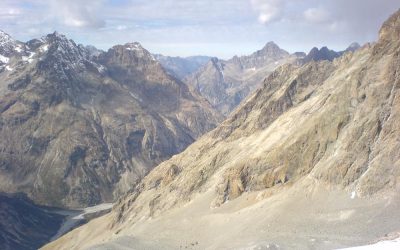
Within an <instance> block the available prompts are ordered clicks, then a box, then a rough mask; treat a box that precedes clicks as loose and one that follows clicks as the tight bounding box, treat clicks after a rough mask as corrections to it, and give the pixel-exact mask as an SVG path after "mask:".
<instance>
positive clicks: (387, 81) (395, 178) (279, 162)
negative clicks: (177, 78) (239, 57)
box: [49, 12, 400, 249]
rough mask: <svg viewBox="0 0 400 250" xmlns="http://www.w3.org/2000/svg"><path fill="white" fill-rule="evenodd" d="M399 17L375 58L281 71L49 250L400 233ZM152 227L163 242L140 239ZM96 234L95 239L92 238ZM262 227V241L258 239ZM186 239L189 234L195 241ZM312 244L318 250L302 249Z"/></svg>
mask: <svg viewBox="0 0 400 250" xmlns="http://www.w3.org/2000/svg"><path fill="white" fill-rule="evenodd" d="M399 16H400V12H397V13H396V14H395V15H394V16H392V17H391V18H390V19H389V21H387V22H386V23H385V25H384V26H383V28H382V29H381V32H380V34H381V36H380V39H379V41H378V42H377V43H376V44H375V45H373V46H365V47H364V48H362V49H361V50H359V51H357V52H356V53H354V54H353V53H348V54H345V55H344V56H342V57H341V58H339V59H336V60H335V61H334V62H333V63H330V62H318V63H315V62H312V63H309V64H306V65H304V66H302V67H299V68H297V67H293V66H283V67H281V68H279V69H278V70H276V71H275V72H274V73H273V74H272V75H271V76H269V77H268V78H267V79H266V81H265V83H264V86H263V88H262V89H260V90H259V91H257V92H256V93H255V94H254V95H253V96H252V97H250V98H249V99H248V100H247V101H246V102H245V103H243V104H242V106H241V107H240V108H239V109H238V111H237V112H235V113H234V114H233V115H232V116H231V117H230V118H229V119H228V120H227V121H225V122H224V123H223V124H221V125H220V126H219V127H218V128H217V129H215V130H213V131H212V132H210V133H209V134H207V135H206V136H203V137H202V138H201V139H199V140H198V141H197V142H196V143H194V144H192V145H191V146H190V147H189V148H188V149H187V150H185V151H184V152H183V153H181V154H179V155H177V156H174V157H173V158H172V159H170V160H168V161H166V162H163V163H162V164H160V165H159V166H158V167H157V168H156V169H155V170H154V171H152V172H151V173H150V174H149V175H148V176H147V177H146V178H145V179H144V180H143V181H142V182H141V183H140V184H139V185H138V186H137V187H136V188H135V189H134V190H133V192H132V193H131V194H129V195H127V196H126V197H124V198H122V199H121V200H120V201H119V203H118V204H117V205H116V206H115V207H114V209H113V212H112V213H111V214H109V215H107V216H105V217H103V218H100V219H99V220H97V221H95V222H93V223H92V224H91V223H89V225H87V226H85V227H82V228H79V229H77V230H75V231H73V232H72V233H71V234H69V235H66V236H65V237H63V238H62V239H60V240H59V241H57V242H54V243H52V244H50V245H49V247H53V246H57V247H62V248H66V249H67V248H69V247H72V248H74V247H77V246H81V245H79V244H84V245H83V246H90V245H94V244H100V243H102V242H109V244H110V245H106V246H112V245H113V244H115V245H114V246H123V245H124V244H123V243H122V242H123V241H124V239H127V238H129V239H130V241H129V240H128V241H127V242H140V240H141V239H148V240H153V241H154V244H153V246H157V244H158V243H157V242H158V240H159V244H160V245H162V244H163V243H165V244H167V243H168V244H172V247H171V248H174V247H177V246H178V245H179V244H180V243H182V242H184V241H187V240H189V239H195V238H196V237H198V238H201V239H202V243H203V244H204V245H202V247H201V248H209V249H218V248H223V247H226V248H232V247H233V246H234V247H239V246H242V247H243V246H245V245H246V244H250V243H251V241H250V240H255V241H257V244H261V243H260V242H261V241H262V240H263V239H269V240H274V241H273V242H278V243H279V244H280V245H284V246H285V247H286V248H289V249H291V247H292V248H293V247H294V246H296V241H289V240H288V238H296V237H297V236H298V237H300V235H301V237H302V238H301V239H299V241H298V245H299V247H298V249H309V248H310V249H313V248H316V249H332V248H333V247H340V246H347V245H352V244H354V243H355V242H358V243H359V242H366V241H368V239H369V240H371V239H372V238H373V237H378V236H383V234H385V233H390V232H391V231H394V230H400V224H399V223H398V222H397V220H396V218H398V216H399V212H398V211H399V210H398V209H397V208H398V204H399V198H398V196H396V195H395V194H396V193H397V192H398V190H399V188H400V182H399V181H400V161H399V159H400V156H399V154H398V152H400V143H399V140H400V139H399V138H400V126H399V124H400V123H399V122H400V116H399V115H400V113H399V112H400V100H399V99H398V98H399V94H400V93H399V87H400V77H399V72H400V68H399V67H400V39H398V38H399V32H398V27H400V21H399V20H400V19H399ZM352 198H353V199H357V200H356V202H352V200H353V199H352ZM228 201H229V202H228ZM230 204H234V205H230ZM232 206H233V207H232ZM259 207H263V209H260V210H257V209H258V208H259ZM286 212H287V214H288V215H290V216H291V217H289V218H285V213H286ZM241 213H244V214H245V215H246V216H243V215H240V214H241ZM260 213H261V214H260ZM319 216H320V217H319ZM277 218H280V219H281V221H277ZM153 220H156V221H157V223H158V224H157V223H153V222H152V221H153ZM231 220H233V221H235V222H237V223H236V224H235V223H233V222H231ZM214 223H215V224H214ZM281 223H283V224H281ZM285 223H287V224H285ZM308 223H310V224H308ZM151 225H153V226H151ZM156 225H158V227H161V228H164V230H166V232H165V233H162V232H163V231H162V230H161V229H160V230H159V231H157V232H158V233H160V235H157V236H155V235H152V236H146V235H147V234H148V233H149V232H151V229H155V227H156ZM166 225H168V226H169V227H171V228H169V229H168V227H167V226H166ZM286 225H289V226H286ZM94 226H95V227H96V228H100V229H98V230H96V233H95V234H91V233H90V230H93V228H94ZM164 226H165V227H164ZM270 226H272V228H271V229H269V230H268V232H269V233H265V234H263V233H262V232H260V231H258V230H266V229H265V228H269V227H270ZM189 227H190V228H196V229H193V232H192V234H190V233H188V232H186V231H185V230H189V229H188V228H189ZM216 228H219V229H218V230H217V229H216ZM223 229H225V230H223ZM102 230H104V233H100V232H101V231H102ZM282 230H283V231H282ZM319 230H321V231H319ZM210 232H214V234H213V233H210ZM223 232H224V233H223ZM250 232H252V233H250ZM98 233H100V234H98ZM349 234H354V235H349ZM81 235H83V236H81ZM180 235H182V236H180ZM203 235H207V237H206V236H204V237H203ZM86 237H88V238H86ZM124 237H125V238H124ZM126 237H127V238H126ZM173 237H177V238H173ZM179 237H182V238H179ZM311 237H318V241H319V243H318V245H317V246H315V245H313V244H311V245H310V246H308V245H307V244H306V243H305V242H308V241H309V240H310V239H312V238H311ZM88 239H89V240H88ZM135 239H137V240H136V241H135ZM296 239H297V238H296ZM327 241H328V242H330V244H326V242H327ZM84 242H85V243H84ZM324 242H325V243H324ZM293 244H294V245H293ZM324 244H325V245H324ZM290 246H291V247H290ZM99 249H102V248H101V247H100V248H99ZM112 249H113V248H112Z"/></svg>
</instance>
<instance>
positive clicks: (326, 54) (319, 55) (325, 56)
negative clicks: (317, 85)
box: [304, 46, 341, 62]
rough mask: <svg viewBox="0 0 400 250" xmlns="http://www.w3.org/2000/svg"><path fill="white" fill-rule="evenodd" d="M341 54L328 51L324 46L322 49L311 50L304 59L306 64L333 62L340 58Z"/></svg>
mask: <svg viewBox="0 0 400 250" xmlns="http://www.w3.org/2000/svg"><path fill="white" fill-rule="evenodd" d="M340 55H341V53H339V52H336V51H333V50H330V49H328V47H326V46H324V47H322V48H321V49H318V48H317V47H314V48H312V49H311V50H310V52H309V53H308V54H307V56H306V57H305V58H304V61H305V62H310V61H324V60H327V61H333V59H335V58H337V57H339V56H340Z"/></svg>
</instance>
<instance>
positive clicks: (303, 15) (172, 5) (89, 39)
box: [0, 0, 400, 58]
mask: <svg viewBox="0 0 400 250" xmlns="http://www.w3.org/2000/svg"><path fill="white" fill-rule="evenodd" d="M398 8H400V2H399V1H398V0H91V1H90V0H86V1H82V0H1V1H0V29H2V30H4V31H5V32H7V33H9V34H10V35H12V36H14V37H15V38H16V39H19V40H22V41H26V40H29V39H32V38H37V37H41V36H43V35H45V34H47V33H51V32H53V31H54V30H57V31H59V32H60V33H64V34H66V35H67V36H68V37H70V38H72V39H74V40H75V41H76V42H78V43H83V44H92V45H95V46H97V47H99V48H102V49H107V48H109V47H111V46H112V45H115V44H121V43H126V42H132V41H138V42H140V43H142V45H143V46H144V47H145V48H147V49H148V50H150V51H151V52H153V53H162V54H166V55H176V56H189V55H200V54H201V55H212V56H219V57H222V58H229V57H232V56H233V55H243V54H249V53H251V52H253V51H255V50H257V49H260V48H261V47H263V46H264V44H266V43H267V42H268V41H275V42H276V43H277V44H278V45H280V47H282V48H284V49H286V50H288V51H290V52H295V51H306V52H308V51H309V50H310V49H311V48H312V47H313V46H317V47H321V46H324V45H327V46H328V47H330V48H333V49H337V50H340V49H344V48H345V47H346V46H347V45H349V44H350V43H352V42H354V41H357V42H359V43H365V42H369V41H374V40H376V38H377V33H378V30H379V27H380V25H381V24H382V22H383V21H384V20H386V19H387V18H388V16H389V15H390V14H392V13H393V12H395V11H396V10H397V9H398Z"/></svg>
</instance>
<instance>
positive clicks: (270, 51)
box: [256, 41, 289, 58]
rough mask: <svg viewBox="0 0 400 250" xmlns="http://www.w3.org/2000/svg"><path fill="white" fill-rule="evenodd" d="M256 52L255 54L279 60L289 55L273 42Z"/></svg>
mask: <svg viewBox="0 0 400 250" xmlns="http://www.w3.org/2000/svg"><path fill="white" fill-rule="evenodd" d="M257 52H258V53H257ZM257 52H256V53H257V54H261V55H264V56H268V57H272V58H280V57H283V56H287V55H289V53H288V52H287V51H285V50H283V49H281V48H280V47H279V46H278V45H277V44H276V43H275V42H273V41H270V42H268V43H267V44H266V45H265V46H264V47H263V48H262V49H261V50H260V51H257Z"/></svg>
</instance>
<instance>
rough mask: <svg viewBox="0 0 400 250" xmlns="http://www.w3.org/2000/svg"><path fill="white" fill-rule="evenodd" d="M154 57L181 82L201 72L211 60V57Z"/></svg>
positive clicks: (156, 55) (158, 55)
mask: <svg viewBox="0 0 400 250" xmlns="http://www.w3.org/2000/svg"><path fill="white" fill-rule="evenodd" d="M154 57H155V58H156V59H157V60H158V61H159V62H160V63H161V65H162V66H163V67H164V68H165V69H166V70H167V71H168V72H169V73H170V74H172V75H175V76H176V77H178V78H179V79H181V80H183V79H184V78H185V77H187V76H188V75H190V74H192V73H194V72H195V71H197V70H199V68H201V67H202V66H204V65H205V64H206V63H207V62H208V61H209V60H210V59H211V57H209V56H189V57H173V56H163V55H160V54H155V55H154Z"/></svg>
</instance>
